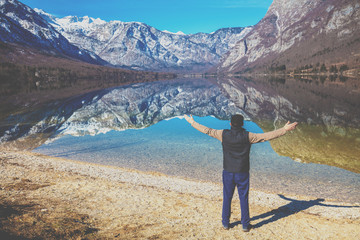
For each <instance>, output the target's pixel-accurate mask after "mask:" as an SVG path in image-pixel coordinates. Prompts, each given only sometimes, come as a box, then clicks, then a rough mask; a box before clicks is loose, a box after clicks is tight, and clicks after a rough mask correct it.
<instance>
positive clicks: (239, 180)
mask: <svg viewBox="0 0 360 240" xmlns="http://www.w3.org/2000/svg"><path fill="white" fill-rule="evenodd" d="M222 177H223V210H222V223H223V225H229V221H230V215H231V200H232V197H233V195H234V190H235V186H236V187H237V189H238V193H239V199H240V208H241V223H242V226H243V228H247V227H248V226H249V224H250V216H249V183H250V182H249V173H248V172H243V173H231V172H227V171H225V170H223V175H222Z"/></svg>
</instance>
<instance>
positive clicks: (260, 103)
mask: <svg viewBox="0 0 360 240" xmlns="http://www.w3.org/2000/svg"><path fill="white" fill-rule="evenodd" d="M309 84H310V85H309ZM314 85H315V86H312V85H311V83H309V82H304V81H300V80H295V79H290V80H289V79H284V80H281V81H280V80H274V79H256V80H253V79H238V78H234V79H221V80H216V81H215V80H214V81H213V83H212V82H209V81H207V80H201V79H178V80H171V81H160V82H153V83H141V84H135V85H128V86H123V87H117V88H111V89H105V90H100V91H95V92H92V93H88V94H85V95H82V96H78V97H73V98H69V99H67V100H65V101H58V102H53V103H51V104H49V105H47V106H46V107H44V108H39V109H32V110H31V111H30V112H28V113H23V114H17V115H11V116H9V117H7V118H6V119H2V120H1V126H0V141H1V143H2V145H3V146H5V147H7V146H8V147H18V148H27V149H29V148H30V149H34V148H37V147H38V148H37V149H36V151H39V152H42V153H46V154H49V155H55V156H63V157H69V158H71V159H79V160H84V161H93V162H97V163H103V164H110V165H119V166H127V167H132V168H138V169H141V170H151V171H160V172H165V173H168V174H175V175H180V176H187V177H194V178H199V179H206V180H214V181H218V180H219V175H218V172H219V169H221V164H222V160H221V159H222V155H221V144H219V143H218V142H217V141H216V140H215V139H211V138H209V137H208V136H206V135H203V134H199V133H197V132H196V130H194V129H192V128H191V127H190V126H189V125H188V123H187V122H186V121H185V120H182V119H177V118H175V119H171V118H173V117H177V116H182V115H183V114H193V115H195V116H201V117H205V116H214V117H215V118H209V117H207V118H200V119H199V121H204V123H205V124H210V125H209V126H210V127H214V128H216V127H218V128H227V127H228V126H229V122H228V121H222V120H228V119H229V118H230V116H231V115H232V114H234V113H241V114H243V115H245V117H246V119H247V120H250V119H251V120H252V121H254V122H256V123H257V124H258V125H259V126H260V127H261V128H262V129H264V130H265V131H269V130H273V129H274V127H281V126H282V125H283V124H284V123H285V120H290V121H299V122H300V125H299V126H298V129H297V130H296V131H294V132H293V133H291V134H288V135H286V136H284V137H282V138H279V139H276V140H274V141H272V142H271V146H272V147H273V148H274V149H275V150H276V152H277V153H279V154H281V155H285V156H290V157H292V158H293V159H295V160H296V161H293V160H291V159H290V158H288V157H280V156H278V155H277V154H276V153H275V152H274V151H273V150H272V148H271V147H270V144H269V143H264V144H257V145H254V146H253V151H252V153H251V154H252V174H255V175H257V176H258V177H257V178H256V180H253V183H252V184H253V186H256V187H259V188H265V189H266V188H267V189H268V190H275V189H277V190H278V191H289V192H291V191H292V192H299V193H301V191H304V189H307V187H306V186H308V184H311V186H312V190H309V192H307V193H309V194H312V195H316V194H322V197H324V196H325V195H327V196H328V197H334V196H333V195H331V194H332V193H333V192H334V189H337V190H336V191H337V192H338V195H339V196H336V197H339V198H346V199H347V200H349V199H352V200H354V201H355V198H357V197H358V196H359V195H360V192H359V191H360V190H359V189H360V188H359V186H360V177H359V174H356V173H351V172H348V171H345V170H341V169H338V168H334V167H328V166H323V165H316V164H303V163H299V162H309V161H310V162H311V161H312V162H320V163H325V164H328V165H335V166H339V167H342V168H345V169H349V170H351V171H354V172H360V166H359V157H358V156H359V153H360V151H359V150H360V147H359V142H360V137H359V130H358V129H357V126H358V123H359V116H360V114H359V112H358V111H359V109H358V106H357V104H358V102H359V101H358V100H359V98H358V97H359V92H358V91H357V90H356V89H358V88H353V91H352V92H351V91H347V90H346V91H345V90H344V89H346V88H345V86H341V85H336V86H333V85H331V84H330V85H329V86H327V85H326V84H323V85H321V83H320V84H318V85H316V84H315V83H314ZM354 89H355V90H354ZM165 119H171V120H169V121H162V120H165ZM154 124H155V125H154ZM249 126H251V127H249ZM247 127H249V129H250V130H251V131H261V129H260V128H259V127H258V126H256V125H254V124H253V123H252V122H247ZM131 129H142V130H131ZM125 130H126V131H125ZM74 136H77V137H74ZM79 136H81V137H79ZM45 142H47V143H48V144H45V145H43V144H44V143H45ZM339 159H340V160H341V161H339ZM274 176H276V177H274ZM270 179H271V182H269V181H270ZM329 181H331V185H329ZM329 186H331V189H329ZM326 189H327V190H326ZM340 195H341V196H340Z"/></svg>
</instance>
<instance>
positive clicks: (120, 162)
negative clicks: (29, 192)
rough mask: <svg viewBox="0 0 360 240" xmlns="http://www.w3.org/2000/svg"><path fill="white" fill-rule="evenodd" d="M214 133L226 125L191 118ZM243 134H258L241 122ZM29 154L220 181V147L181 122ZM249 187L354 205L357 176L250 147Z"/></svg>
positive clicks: (263, 146)
mask: <svg viewBox="0 0 360 240" xmlns="http://www.w3.org/2000/svg"><path fill="white" fill-rule="evenodd" d="M195 120H196V121H198V122H199V123H201V124H204V125H206V126H208V127H212V128H215V129H225V128H229V121H223V120H218V119H216V118H214V117H209V116H208V117H201V118H200V117H195ZM245 128H246V129H247V130H248V131H251V132H255V133H261V132H262V130H261V129H260V128H259V127H258V126H257V125H256V124H255V123H253V122H250V121H247V122H246V123H245ZM34 151H35V152H39V153H43V154H47V155H51V156H57V157H64V158H70V159H74V160H81V161H86V162H93V163H99V164H105V165H114V166H120V167H127V168H135V169H139V170H143V171H156V172H162V173H165V174H169V175H175V176H182V177H187V178H193V179H200V180H206V181H215V182H220V181H221V171H222V148H221V143H220V142H219V141H218V140H216V139H214V138H211V137H209V136H207V135H205V134H203V133H200V132H198V131H197V130H195V129H194V128H192V127H191V126H190V124H188V123H187V122H186V121H185V120H184V119H181V118H172V119H169V120H163V121H160V122H158V123H157V124H155V125H152V126H150V127H148V128H144V129H128V130H124V131H110V132H107V133H106V134H98V135H95V136H90V135H85V136H81V137H75V136H71V135H65V136H63V137H61V138H59V139H57V140H55V141H53V142H51V143H48V144H44V145H42V146H40V147H38V148H36V149H35V150H34ZM251 187H253V188H256V189H260V190H265V191H271V192H276V193H294V194H302V195H311V196H314V197H319V198H331V199H338V200H342V201H347V202H360V174H356V173H353V172H349V171H346V170H343V169H339V168H335V167H331V166H326V165H319V164H304V163H298V162H295V161H293V160H291V159H290V158H288V157H282V156H279V155H278V154H276V153H275V152H274V151H273V150H272V148H271V145H270V143H269V142H266V143H258V144H254V145H253V146H252V151H251Z"/></svg>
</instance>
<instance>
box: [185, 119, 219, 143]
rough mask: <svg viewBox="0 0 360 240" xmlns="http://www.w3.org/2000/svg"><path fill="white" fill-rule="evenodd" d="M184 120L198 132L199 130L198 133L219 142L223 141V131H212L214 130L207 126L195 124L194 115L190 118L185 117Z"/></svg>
mask: <svg viewBox="0 0 360 240" xmlns="http://www.w3.org/2000/svg"><path fill="white" fill-rule="evenodd" d="M184 118H185V120H186V121H188V122H189V123H190V124H191V126H192V127H193V128H195V129H196V130H198V131H200V132H202V133H205V134H207V135H209V136H210V137H213V138H216V139H217V140H219V141H222V132H223V130H216V129H212V128H208V127H206V126H203V125H201V124H199V123H197V122H195V120H194V118H193V117H192V115H190V116H188V115H184Z"/></svg>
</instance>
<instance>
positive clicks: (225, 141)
mask: <svg viewBox="0 0 360 240" xmlns="http://www.w3.org/2000/svg"><path fill="white" fill-rule="evenodd" d="M222 146H223V154H224V163H223V165H224V170H225V171H228V172H232V173H238V172H248V171H249V169H250V161H249V160H250V158H249V155H250V147H251V144H250V142H249V132H247V131H245V129H243V128H234V127H231V130H228V129H225V130H224V131H223V134H222Z"/></svg>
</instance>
